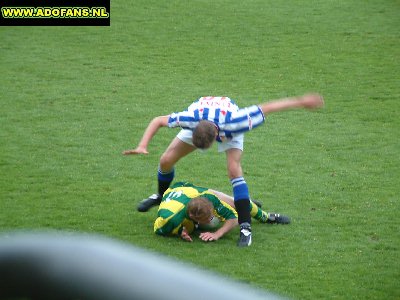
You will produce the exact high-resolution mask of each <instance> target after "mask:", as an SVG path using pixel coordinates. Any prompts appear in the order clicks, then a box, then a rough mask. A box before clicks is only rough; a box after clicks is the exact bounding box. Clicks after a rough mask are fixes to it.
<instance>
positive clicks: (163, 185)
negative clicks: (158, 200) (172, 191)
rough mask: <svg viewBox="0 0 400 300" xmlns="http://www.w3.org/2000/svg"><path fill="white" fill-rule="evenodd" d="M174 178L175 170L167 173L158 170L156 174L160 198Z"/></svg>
mask: <svg viewBox="0 0 400 300" xmlns="http://www.w3.org/2000/svg"><path fill="white" fill-rule="evenodd" d="M174 177H175V169H172V170H171V171H169V172H162V171H161V170H160V169H158V172H157V178H158V195H160V197H162V195H163V194H164V193H165V191H166V190H167V189H168V188H169V186H170V185H171V182H172V180H174Z"/></svg>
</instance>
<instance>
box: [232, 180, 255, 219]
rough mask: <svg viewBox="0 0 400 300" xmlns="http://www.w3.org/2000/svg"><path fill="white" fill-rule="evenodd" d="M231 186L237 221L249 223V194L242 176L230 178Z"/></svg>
mask: <svg viewBox="0 0 400 300" xmlns="http://www.w3.org/2000/svg"><path fill="white" fill-rule="evenodd" d="M231 183H232V187H233V199H234V200H235V207H236V211H237V213H238V222H239V224H242V223H245V222H247V223H249V224H251V216H250V195H249V188H248V186H247V183H246V181H245V180H244V178H243V177H237V178H233V179H232V180H231Z"/></svg>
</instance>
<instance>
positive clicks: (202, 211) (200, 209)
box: [186, 197, 213, 224]
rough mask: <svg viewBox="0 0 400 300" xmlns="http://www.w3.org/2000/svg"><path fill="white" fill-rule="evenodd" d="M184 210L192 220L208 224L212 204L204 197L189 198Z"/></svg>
mask: <svg viewBox="0 0 400 300" xmlns="http://www.w3.org/2000/svg"><path fill="white" fill-rule="evenodd" d="M186 212H187V214H188V216H189V218H190V219H192V220H193V221H195V222H197V223H199V224H208V223H210V221H211V219H212V217H213V206H212V204H211V202H210V201H208V200H207V199H206V198H202V197H198V198H194V199H192V200H190V202H189V203H188V205H187V208H186Z"/></svg>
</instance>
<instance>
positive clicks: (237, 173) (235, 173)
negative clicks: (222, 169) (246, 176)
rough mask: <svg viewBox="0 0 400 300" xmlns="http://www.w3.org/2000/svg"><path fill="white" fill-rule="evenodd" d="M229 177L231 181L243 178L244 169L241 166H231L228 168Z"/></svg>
mask: <svg viewBox="0 0 400 300" xmlns="http://www.w3.org/2000/svg"><path fill="white" fill-rule="evenodd" d="M228 176H229V179H234V178H237V177H242V176H243V173H242V168H241V167H240V165H239V164H230V165H229V166H228Z"/></svg>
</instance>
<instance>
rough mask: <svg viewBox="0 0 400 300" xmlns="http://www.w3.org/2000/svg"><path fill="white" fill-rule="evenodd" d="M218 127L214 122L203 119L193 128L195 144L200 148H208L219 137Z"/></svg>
mask: <svg viewBox="0 0 400 300" xmlns="http://www.w3.org/2000/svg"><path fill="white" fill-rule="evenodd" d="M217 134H218V129H217V126H215V124H214V123H213V122H210V121H206V120H202V121H200V122H199V124H197V126H196V127H195V129H194V130H193V138H192V141H193V145H195V147H196V148H199V149H208V148H210V147H211V145H212V143H213V142H214V141H215V138H216V137H217Z"/></svg>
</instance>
